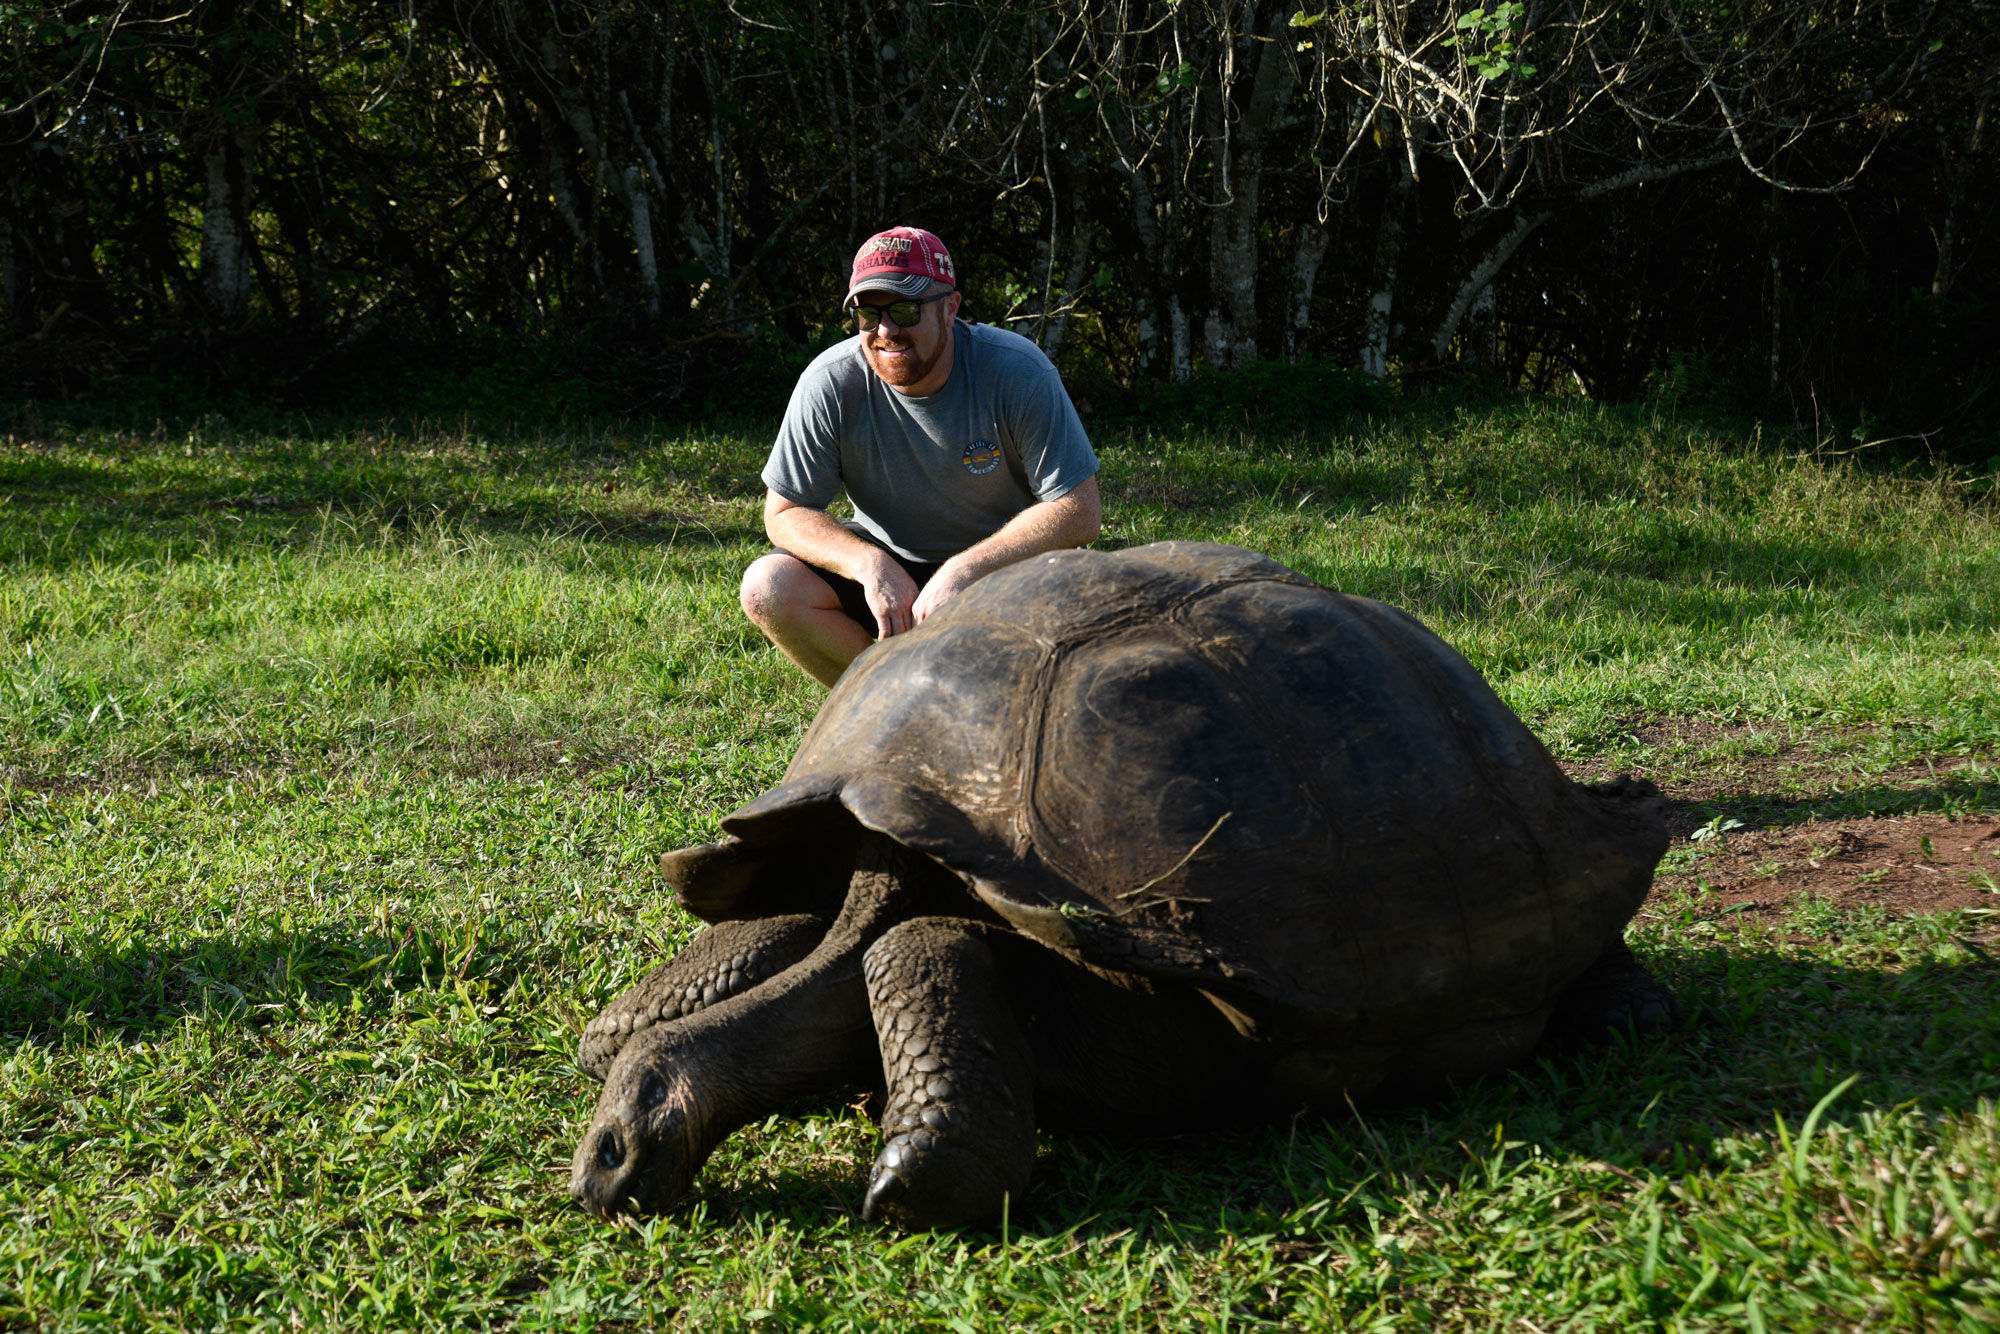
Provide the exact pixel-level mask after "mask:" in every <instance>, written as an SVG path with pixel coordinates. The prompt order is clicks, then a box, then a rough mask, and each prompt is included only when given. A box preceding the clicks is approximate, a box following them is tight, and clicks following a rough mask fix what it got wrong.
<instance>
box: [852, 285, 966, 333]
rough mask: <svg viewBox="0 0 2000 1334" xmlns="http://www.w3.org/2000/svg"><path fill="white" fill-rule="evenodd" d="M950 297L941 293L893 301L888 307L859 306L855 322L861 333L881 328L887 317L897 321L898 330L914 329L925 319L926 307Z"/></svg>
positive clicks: (855, 313)
mask: <svg viewBox="0 0 2000 1334" xmlns="http://www.w3.org/2000/svg"><path fill="white" fill-rule="evenodd" d="M950 295H952V294H951V293H950V292H939V293H938V294H937V295H936V296H927V297H920V298H914V299H906V300H903V301H891V302H890V303H889V304H888V305H886V306H860V305H857V306H856V307H855V308H854V322H855V323H856V324H858V325H860V326H861V332H863V333H868V332H870V331H872V330H874V329H875V328H876V327H877V326H879V325H880V324H881V323H882V317H883V316H884V315H887V316H888V317H889V318H890V319H891V320H894V321H895V323H896V327H897V328H898V329H913V328H915V327H916V324H917V321H918V320H920V319H922V318H923V317H924V307H925V306H928V305H929V304H930V303H931V302H933V301H942V300H944V299H945V298H946V297H948V296H950Z"/></svg>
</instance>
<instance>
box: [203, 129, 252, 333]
mask: <svg viewBox="0 0 2000 1334" xmlns="http://www.w3.org/2000/svg"><path fill="white" fill-rule="evenodd" d="M256 137H257V132H256V129H255V127H254V126H251V125H249V124H237V125H225V126H222V127H219V128H218V129H217V131H216V133H215V137H214V138H212V139H211V140H209V142H208V146H207V149H206V151H205V152H204V153H203V154H202V167H203V171H204V174H205V177H206V181H205V185H204V189H203V194H202V205H201V299H202V304H203V305H204V306H206V307H207V309H208V316H209V319H210V320H212V321H213V322H215V323H217V324H220V325H232V324H235V323H236V322H237V321H238V320H240V319H242V318H243V310H244V307H245V305H246V304H247V303H248V301H249V297H250V221H249V212H248V207H247V206H248V202H249V199H248V196H249V193H250V158H251V150H252V148H253V147H254V145H255V143H256Z"/></svg>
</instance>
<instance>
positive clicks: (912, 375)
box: [862, 338, 945, 387]
mask: <svg viewBox="0 0 2000 1334" xmlns="http://www.w3.org/2000/svg"><path fill="white" fill-rule="evenodd" d="M903 346H906V347H909V348H912V349H914V348H915V347H916V346H917V344H916V340H915V339H911V340H910V341H909V342H908V343H905V344H903ZM862 351H863V352H864V353H866V354H867V357H868V367H869V369H870V370H872V371H874V372H875V374H877V375H878V376H880V377H881V378H882V382H883V383H884V384H890V385H896V386H899V387H900V386H902V385H910V384H920V383H922V382H923V378H924V377H925V376H926V375H929V374H930V373H931V372H932V371H933V370H935V369H936V368H937V364H938V359H939V358H940V357H942V356H943V355H944V351H945V340H944V339H943V338H940V339H938V341H937V346H936V347H934V348H932V349H931V354H930V356H928V357H924V356H921V355H920V354H914V353H913V354H912V355H908V356H899V357H883V356H882V355H881V354H880V353H879V352H878V351H876V349H875V348H874V346H873V345H871V344H863V345H862Z"/></svg>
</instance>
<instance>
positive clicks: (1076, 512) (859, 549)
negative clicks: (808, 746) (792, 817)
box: [743, 227, 1103, 685]
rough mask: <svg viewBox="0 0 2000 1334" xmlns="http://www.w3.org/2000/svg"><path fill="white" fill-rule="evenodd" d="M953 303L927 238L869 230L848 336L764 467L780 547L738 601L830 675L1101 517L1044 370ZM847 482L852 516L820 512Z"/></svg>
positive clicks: (943, 266)
mask: <svg viewBox="0 0 2000 1334" xmlns="http://www.w3.org/2000/svg"><path fill="white" fill-rule="evenodd" d="M961 300H962V298H961V296H960V294H959V291H958V280H957V275H956V271H955V269H954V268H953V266H952V262H951V256H950V255H949V254H947V253H946V251H945V248H944V243H943V242H941V241H939V240H938V238H937V237H935V236H933V235H931V233H929V232H927V231H922V230H920V229H918V228H914V227H892V228H890V229H889V230H888V231H886V232H882V233H879V234H878V235H875V236H872V237H870V238H869V239H868V240H867V242H865V243H864V244H863V245H862V247H861V249H860V251H859V252H858V253H856V255H855V256H854V266H853V269H852V271H851V272H850V274H849V277H848V284H847V301H846V304H845V307H844V308H845V309H847V310H848V311H850V312H851V313H852V314H853V315H854V318H855V324H856V328H857V334H856V336H855V337H854V338H851V339H848V340H847V341H845V342H842V343H840V344H837V345H836V346H834V347H832V348H829V349H828V350H827V351H825V352H823V353H821V354H820V356H819V357H818V358H817V359H815V360H814V362H813V363H812V365H810V366H808V367H807V368H806V372H805V374H804V375H802V376H800V377H799V383H798V387H797V388H796V389H794V390H793V391H792V401H791V405H790V406H789V407H787V408H786V409H785V419H784V423H783V425H782V426H780V427H779V429H778V440H777V443H776V445H775V446H773V448H772V450H771V459H770V462H769V463H768V464H766V465H765V467H764V485H765V486H766V487H767V488H769V490H768V493H767V494H766V496H765V499H764V531H765V532H766V533H767V534H769V536H770V539H771V544H772V545H773V546H775V547H777V548H778V549H777V550H776V551H774V552H772V553H771V554H769V555H767V556H764V557H763V558H761V559H760V560H758V561H757V562H756V563H755V564H753V565H751V567H750V568H749V569H748V570H747V571H745V572H744V575H743V610H744V613H745V614H746V615H748V616H749V617H750V619H751V620H752V621H754V622H755V623H756V624H757V627H758V628H759V629H761V630H762V631H763V632H764V633H765V634H766V635H767V636H769V637H770V640H771V642H772V643H774V644H776V645H777V646H778V647H779V648H780V649H781V650H783V651H784V653H785V655H786V656H787V657H789V658H790V659H791V660H792V661H793V662H795V663H797V664H798V665H799V666H800V667H801V668H802V669H804V670H805V671H806V672H808V673H809V674H811V675H812V676H813V677H814V678H816V679H817V680H819V681H821V682H823V683H824V684H826V685H832V684H833V683H834V682H835V681H837V680H839V679H840V675H841V673H842V672H844V671H846V670H847V665H848V664H849V663H851V662H853V661H854V659H855V658H856V657H857V656H858V655H859V654H860V652H861V650H863V649H865V648H867V647H868V646H869V645H870V644H871V643H873V642H875V641H876V640H877V639H887V638H889V637H890V636H891V635H898V634H901V633H903V632H904V631H906V630H908V629H910V628H911V627H912V626H915V625H919V624H921V623H922V622H923V621H924V619H925V618H926V617H928V616H930V615H931V614H932V613H934V612H936V611H937V609H938V608H940V607H942V606H943V605H944V604H945V603H946V602H948V601H950V600H951V599H952V598H953V597H955V596H957V595H958V594H959V593H961V592H963V591H964V590H965V589H966V587H967V586H969V585H970V584H972V583H973V582H974V581H975V580H977V579H979V578H980V577H982V576H984V575H987V574H990V573H992V572H993V571H994V570H997V569H999V568H1000V567H1001V566H1003V565H1011V564H1013V563H1014V562H1015V561H1018V560H1025V559H1026V558H1028V557H1029V556H1034V555H1038V554H1040V553H1042V552H1045V551H1055V550H1058V549H1060V548H1063V547H1075V546H1082V545H1084V544H1085V543H1087V542H1089V541H1091V540H1092V539H1094V538H1095V537H1096V536H1097V534H1098V531H1099V529H1100V527H1101V526H1102V518H1103V515H1102V510H1101V509H1100V507H1099V502H1098V494H1097V476H1096V474H1097V455H1096V454H1095V453H1093V452H1092V450H1091V448H1090V441H1089V439H1088V437H1086V436H1085V435H1084V431H1083V423H1082V422H1080V421H1078V420H1077V415H1076V409H1075V408H1074V407H1072V406H1071V404H1070V401H1069V395H1068V394H1067V393H1066V392H1064V390H1063V386H1062V380H1061V377H1059V376H1058V375H1057V373H1056V368H1055V366H1054V365H1053V364H1051V363H1050V361H1049V359H1048V358H1047V357H1046V356H1044V355H1042V351H1041V349H1040V348H1038V347H1036V346H1035V345H1034V344H1033V343H1031V342H1029V341H1028V340H1027V339H1025V338H1023V337H1021V336H1020V335H1019V334H1016V333H1011V332H1009V331H1007V330H1004V329H997V328H994V327H993V326H992V325H987V324H967V323H964V322H962V321H960V320H959V319H958V310H959V305H960V302H961ZM843 490H844V491H845V492H846V493H847V498H848V499H849V500H850V501H851V502H853V505H854V521H853V522H852V523H842V522H841V521H839V520H837V519H835V518H833V517H832V516H831V515H829V514H828V513H827V512H826V507H827V506H828V505H829V504H831V503H832V502H833V500H834V497H835V496H837V495H838V494H839V493H840V492H842V491H843Z"/></svg>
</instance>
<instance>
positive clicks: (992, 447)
mask: <svg viewBox="0 0 2000 1334" xmlns="http://www.w3.org/2000/svg"><path fill="white" fill-rule="evenodd" d="M959 462H961V463H963V464H964V465H965V470H966V471H967V472H969V473H971V474H972V475H973V476H975V477H983V476H984V475H986V474H987V473H989V472H992V471H993V470H994V469H995V468H997V467H999V466H1000V446H998V445H996V444H994V443H993V442H992V441H991V440H975V441H973V442H972V443H971V444H969V445H967V446H966V447H965V456H964V457H963V458H962V459H960V460H959Z"/></svg>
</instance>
